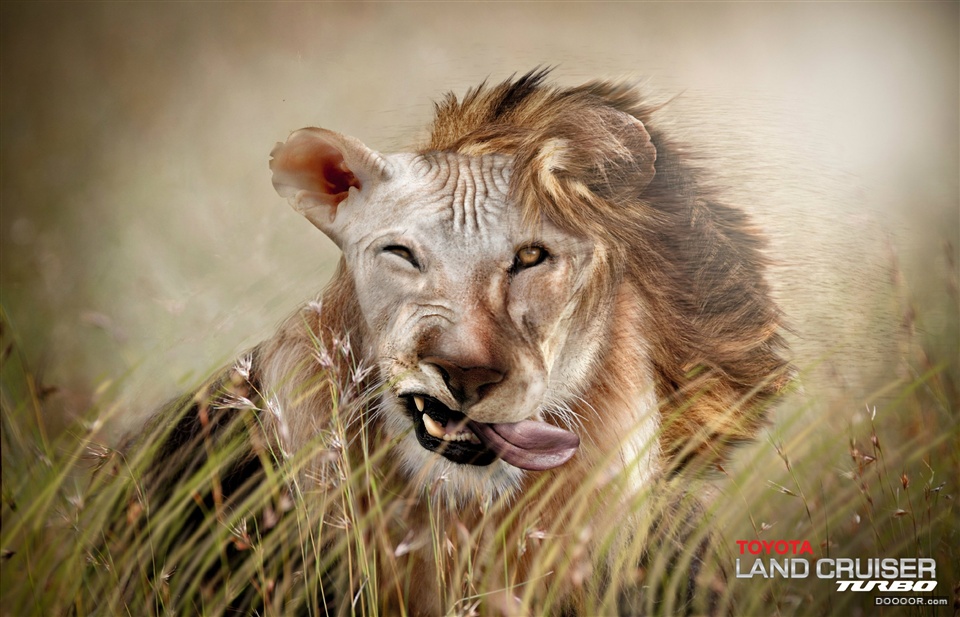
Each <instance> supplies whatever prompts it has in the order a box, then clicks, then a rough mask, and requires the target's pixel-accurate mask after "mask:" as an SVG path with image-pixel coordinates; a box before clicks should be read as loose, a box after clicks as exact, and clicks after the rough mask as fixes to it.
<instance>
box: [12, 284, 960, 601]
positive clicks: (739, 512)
mask: <svg viewBox="0 0 960 617" xmlns="http://www.w3.org/2000/svg"><path fill="white" fill-rule="evenodd" d="M949 276H950V277H952V279H951V280H950V281H949V282H948V284H947V294H945V296H944V297H945V298H946V300H945V301H946V302H947V303H948V307H947V310H948V311H953V313H952V314H954V315H955V314H957V311H958V303H957V294H956V271H955V269H954V270H951V272H950V273H949ZM903 313H904V315H905V320H904V328H905V329H907V330H909V332H910V333H911V336H910V338H909V344H908V345H907V346H906V347H905V350H904V354H903V357H902V358H901V360H902V368H903V369H904V376H905V377H904V378H902V379H900V380H897V381H891V382H890V383H888V384H886V386H885V387H884V388H882V389H881V390H878V391H877V392H873V393H869V394H867V395H866V396H859V395H853V396H848V397H842V398H840V399H831V400H828V401H824V400H821V399H820V398H818V393H817V392H809V391H808V392H805V393H804V394H803V395H802V396H801V395H796V396H791V397H789V398H788V399H787V400H785V401H783V402H782V404H781V406H780V408H779V409H778V411H777V413H776V415H775V422H774V423H773V424H772V425H771V427H770V428H769V429H768V430H767V431H766V432H765V433H764V435H763V436H761V438H760V440H759V441H758V443H757V444H755V445H754V446H752V447H750V448H748V449H745V450H742V451H741V452H740V453H739V454H738V455H737V456H736V458H735V460H734V461H733V462H732V463H731V464H729V465H725V466H724V467H719V468H718V469H717V471H716V472H715V473H713V474H710V476H709V477H707V478H691V477H685V476H680V477H675V478H672V479H670V480H667V481H664V482H663V483H660V484H658V485H656V486H653V487H650V488H649V490H647V491H645V492H643V493H642V494H631V495H628V496H627V498H628V501H627V503H628V508H629V509H631V510H633V511H634V512H635V513H645V514H644V516H642V517H639V518H637V519H632V518H630V517H628V516H621V514H623V513H622V512H616V511H611V512H609V513H608V515H607V516H606V518H604V517H602V516H601V517H599V518H598V517H597V516H596V515H597V513H598V512H603V511H604V510H605V509H611V506H610V504H613V503H617V502H618V501H622V500H623V499H624V493H623V482H624V481H625V480H624V479H623V478H610V477H603V476H602V475H601V474H597V476H596V477H595V478H593V479H592V480H591V481H590V482H588V483H586V484H585V485H584V486H583V487H581V490H579V491H578V492H577V494H576V496H575V497H574V498H573V499H571V500H569V501H566V502H565V503H561V504H557V503H556V502H555V501H554V498H555V497H556V494H557V488H558V487H556V486H551V485H550V484H549V483H547V482H537V483H535V484H534V485H533V486H532V487H531V488H530V489H529V490H528V492H527V493H525V494H524V495H520V496H518V497H516V498H514V499H509V500H502V501H499V502H490V503H488V504H486V505H485V506H484V508H481V510H480V511H479V512H469V513H463V514H462V517H461V519H458V520H460V521H461V522H460V523H458V524H455V525H450V524H449V523H447V522H445V521H448V520H449V517H445V516H444V512H443V510H444V505H443V504H442V503H441V501H442V500H441V499H440V491H441V488H442V487H440V486H437V487H432V488H430V489H428V490H427V491H426V492H425V493H423V494H417V495H414V494H412V493H409V492H403V491H402V490H400V489H397V487H398V486H402V483H403V481H404V480H403V478H402V477H400V476H399V472H398V471H397V470H396V469H394V468H393V467H392V466H391V465H389V464H387V463H388V460H387V452H388V448H389V445H390V444H389V443H383V440H382V439H381V438H379V437H378V436H377V435H375V434H373V433H371V431H370V430H369V426H368V425H367V424H366V423H364V422H362V421H355V419H356V418H363V417H364V415H365V414H366V413H368V411H369V407H370V406H371V405H372V404H373V400H374V398H375V396H376V392H369V393H363V392H360V391H357V390H356V387H355V383H356V381H357V380H356V379H353V377H354V376H351V375H346V376H338V375H331V376H328V378H329V379H328V382H327V383H326V384H325V385H323V387H333V388H334V389H335V390H336V396H335V400H336V401H337V408H336V410H335V412H334V415H333V421H332V422H331V423H330V424H329V426H328V427H327V428H326V429H325V430H324V431H321V432H320V433H319V434H317V435H316V436H315V438H314V440H313V441H312V442H311V443H310V444H309V446H308V447H307V448H304V449H303V450H302V451H300V452H284V451H282V450H281V449H278V448H271V447H268V446H266V445H265V444H268V443H271V442H273V441H275V440H273V439H272V437H274V436H271V435H267V434H264V425H263V424H262V423H261V422H260V418H261V417H262V416H261V414H263V413H270V410H269V403H266V402H264V399H263V398H260V397H254V396H248V394H250V393H249V392H247V391H244V390H243V389H242V388H241V389H236V388H234V387H233V386H236V384H237V383H239V382H229V381H227V382H224V383H222V384H220V385H219V386H218V387H219V388H220V390H218V391H217V392H216V393H215V394H216V396H217V397H220V398H219V399H217V400H221V401H223V400H228V401H229V403H230V404H229V405H225V407H229V409H230V415H229V417H222V418H219V419H217V420H216V421H217V422H220V421H223V423H224V424H223V426H221V427H220V428H218V430H217V432H216V433H215V436H214V437H211V436H210V435H207V436H205V437H203V436H202V438H201V439H200V441H198V442H197V448H199V449H202V450H203V456H201V457H199V459H198V464H197V465H196V466H194V467H193V468H192V469H189V470H188V473H181V472H182V470H181V469H180V468H171V469H168V470H164V469H157V468H156V465H155V464H153V463H152V461H153V460H154V457H155V456H156V455H157V454H158V452H159V451H160V449H162V448H163V447H164V444H165V443H166V442H167V440H168V438H169V436H170V431H171V430H175V426H176V423H175V422H173V421H166V422H157V423H154V424H151V425H148V426H146V427H144V429H143V430H142V431H141V433H140V434H139V435H137V439H136V443H137V446H136V447H133V448H127V449H123V450H121V449H116V448H115V447H113V446H111V445H108V444H106V443H103V437H102V435H103V433H102V429H103V427H104V425H105V423H106V422H108V421H109V418H110V417H111V415H112V414H115V413H117V411H118V410H117V409H116V408H114V407H112V405H114V403H112V402H111V401H112V400H119V399H118V398H117V397H114V396H111V393H110V392H105V393H103V395H102V396H101V397H100V399H99V400H100V401H101V403H99V404H98V405H96V406H94V407H93V408H91V409H90V411H89V414H88V415H87V416H86V417H85V418H83V419H81V420H79V421H77V422H75V423H73V424H71V425H70V426H69V427H68V428H67V429H66V430H63V431H61V432H58V433H56V434H54V433H53V432H52V431H51V430H50V429H49V426H48V425H49V419H48V418H47V417H46V415H45V412H44V398H45V391H46V390H45V388H44V386H43V384H41V383H39V382H38V379H37V377H36V375H35V373H34V372H32V371H31V368H30V367H29V366H28V365H27V363H26V362H25V361H24V358H23V356H22V354H21V352H20V346H19V345H18V343H17V340H16V333H15V332H12V331H11V329H10V327H9V324H8V322H7V319H6V316H5V315H4V318H3V344H2V348H3V366H2V425H0V428H2V435H0V437H2V464H3V470H2V474H3V475H2V479H3V493H2V532H0V544H2V574H0V590H2V597H0V611H2V614H3V615H27V614H32V615H88V614H93V615H123V614H127V615H143V614H158V615H159V614H165V615H181V614H203V615H221V614H231V613H232V612H234V611H241V612H251V613H256V614H270V615H280V614H291V613H302V614H311V615H319V614H325V613H328V612H333V613H337V614H378V613H381V614H386V613H389V614H392V613H394V612H396V613H404V612H405V608H406V605H405V603H404V599H405V598H407V597H409V595H410V594H417V593H427V594H432V595H433V596H434V597H436V598H437V599H438V605H439V606H440V607H441V611H442V612H444V613H446V614H450V615H478V614H509V615H515V614H516V615H520V614H531V615H533V614H545V613H556V612H558V611H560V610H561V609H562V608H563V606H561V605H560V604H559V602H560V598H562V597H563V596H564V594H565V592H566V591H567V590H568V589H570V588H571V586H572V587H577V586H583V587H585V588H590V589H592V590H594V592H593V593H592V594H591V595H589V596H588V600H587V603H586V605H585V606H582V607H580V608H581V609H582V610H583V612H585V613H587V614H598V615H599V614H609V613H611V612H615V611H616V610H617V609H618V608H620V609H627V610H636V611H638V612H645V613H650V614H674V613H677V612H680V611H682V610H691V611H692V612H694V613H699V612H703V611H705V610H707V609H708V608H709V602H713V603H714V604H715V606H716V608H717V610H718V611H719V612H730V613H735V614H743V615H808V614H836V615H841V614H842V615H858V614H861V615H873V614H878V613H889V614H901V613H902V614H915V615H934V614H938V615H946V614H951V612H954V614H955V611H956V610H957V609H956V608H954V607H947V608H946V609H944V608H940V609H939V610H938V609H934V608H930V607H917V606H914V607H893V608H890V607H888V608H881V607H876V606H875V605H874V597H875V596H876V595H878V594H876V593H865V592H860V593H838V592H837V591H836V585H835V583H834V581H832V580H820V579H817V578H816V577H815V576H811V577H808V578H803V579H789V578H783V577H775V578H770V579H760V578H739V577H737V576H736V573H737V569H736V566H735V564H736V559H738V558H739V559H740V561H741V564H742V565H741V571H746V570H748V569H749V566H750V565H751V564H752V562H753V560H754V559H755V556H753V555H749V554H748V555H741V554H740V553H739V549H738V545H737V544H736V541H737V540H754V539H766V540H770V539H786V540H793V539H797V540H808V541H809V542H810V543H811V545H812V546H813V548H814V551H815V553H816V554H815V555H814V558H819V557H860V558H869V557H885V558H890V557H932V558H934V559H935V560H936V562H937V579H938V586H937V588H936V590H935V591H933V592H931V593H929V594H926V595H933V596H949V597H950V601H951V602H957V601H958V600H957V599H955V598H956V597H957V594H958V591H957V590H956V589H955V586H956V585H957V583H958V581H960V548H958V547H960V529H958V521H960V517H958V509H957V505H956V494H957V490H958V486H957V483H958V473H957V470H958V469H960V423H958V411H957V410H958V409H960V398H958V391H957V384H958V383H960V372H958V370H960V369H958V364H957V356H956V352H957V332H956V331H955V330H952V331H951V330H949V328H948V331H947V336H946V337H940V338H933V337H929V336H925V335H924V334H923V332H924V330H923V327H922V323H921V321H922V319H923V311H922V310H919V309H918V308H917V307H911V306H910V304H909V302H908V303H906V304H905V308H904V311H903ZM237 371H239V373H241V374H242V372H243V367H242V366H240V367H239V369H238V368H237V367H234V372H235V373H236V372H237ZM231 384H232V385H231ZM314 386H317V384H314ZM198 387H200V386H199V385H198ZM318 387H319V386H318ZM211 400H213V399H211ZM188 403H190V401H189V400H188V401H186V403H184V404H179V405H173V406H172V407H171V408H170V409H169V410H168V411H167V412H166V413H168V414H170V417H171V418H175V417H176V416H177V415H178V414H184V413H188V412H189V410H190V409H191V408H190V405H189V404H188ZM211 409H213V408H211ZM361 412H362V413H361ZM838 417H844V418H847V419H848V420H847V422H846V426H845V427H843V428H842V429H840V430H837V429H836V428H835V427H836V426H837V424H838V423H837V421H836V420H837V418H838ZM841 424H842V423H841ZM251 444H253V445H251ZM237 470H241V471H243V472H244V473H241V474H239V477H245V476H248V477H249V479H248V480H246V481H243V482H239V483H237V482H234V480H235V478H237V477H238V474H237V473H236V472H237ZM164 473H173V474H175V477H166V478H164V477H163V475H164ZM158 478H160V479H161V481H159V482H157V479H158ZM231 482H233V484H230V485H229V486H228V485H227V484H225V483H231ZM158 485H162V486H164V487H166V488H165V489H164V492H162V494H161V495H160V496H161V497H162V498H158V496H157V495H158V494H154V493H152V489H151V488H150V487H151V486H158ZM707 493H713V495H712V498H709V499H706V500H704V501H705V502H706V504H707V505H706V508H705V511H703V512H701V511H699V510H698V507H699V506H698V505H697V504H695V503H694V502H692V501H690V500H685V499H684V498H683V496H684V495H696V496H703V495H706V494H707ZM412 499H421V500H426V502H427V503H428V505H429V508H428V509H427V512H428V513H429V515H428V516H427V519H426V520H423V521H417V522H416V523H410V524H409V531H408V533H407V534H406V535H405V536H403V537H402V539H401V540H400V541H397V539H396V535H395V534H393V535H392V534H391V533H390V531H389V530H390V529H392V528H396V527H397V524H398V523H397V521H402V520H404V516H405V515H406V514H407V513H408V511H409V505H410V503H411V500H412ZM543 504H550V505H543ZM612 510H615V508H613V509H612ZM514 513H515V514H514ZM651 513H653V514H651ZM627 514H629V513H627ZM587 520H592V521H597V520H601V521H607V522H608V524H607V525H606V526H605V527H603V528H597V527H596V526H595V525H594V526H590V525H587V524H586V523H585V522H584V521H587ZM618 520H619V521H621V522H622V521H626V520H639V521H645V523H642V524H640V525H639V526H638V527H637V528H635V529H626V530H625V529H623V527H622V525H618V524H617V521H618ZM624 534H626V535H624ZM624 537H626V538H627V545H628V546H629V547H630V550H627V551H621V552H618V553H616V554H611V555H604V554H602V553H603V552H604V547H607V548H608V547H611V546H613V545H614V544H616V543H618V542H622V540H623V538H624ZM596 540H599V541H598V542H594V541H596ZM589 546H600V547H601V549H600V553H601V554H591V553H590V551H589V549H588V547H589ZM650 547H654V548H650ZM698 550H699V551H702V552H698ZM415 551H419V552H423V553H424V554H426V555H429V559H430V560H432V562H433V564H434V565H435V566H436V570H437V572H439V575H438V576H437V577H436V580H432V578H433V577H431V580H424V577H423V576H422V573H421V572H419V571H417V570H416V569H415V567H413V566H411V565H410V564H411V563H415V562H411V561H409V560H406V559H405V556H407V555H409V554H411V553H412V552H415ZM617 555H618V556H617ZM774 556H775V555H774ZM808 557H809V556H808ZM530 558H532V560H531V562H530V563H529V567H528V568H526V569H525V570H524V572H525V577H524V578H523V579H522V580H520V579H517V578H516V576H515V575H513V574H512V572H511V569H510V564H512V563H516V562H517V561H518V560H519V561H523V560H524V559H530ZM700 558H703V563H700V561H699V560H700ZM764 558H767V556H764ZM695 567H696V568H699V576H698V577H697V578H698V581H699V583H700V589H699V591H698V592H697V593H696V594H695V596H694V597H693V598H689V597H687V596H686V593H685V591H684V590H685V587H684V585H685V581H686V580H687V578H688V576H689V573H690V570H691V568H695ZM911 595H912V594H911ZM688 602H690V604H689V605H688V604H687V603H688ZM954 606H956V605H954ZM685 607H686V609H685Z"/></svg>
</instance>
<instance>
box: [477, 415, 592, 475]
mask: <svg viewBox="0 0 960 617" xmlns="http://www.w3.org/2000/svg"><path fill="white" fill-rule="evenodd" d="M467 426H469V427H470V430H471V431H473V433H474V434H475V435H476V436H477V437H479V438H480V441H482V442H483V445H485V446H486V447H488V448H490V449H491V450H493V451H494V452H496V453H497V456H499V457H500V458H502V459H503V460H505V461H506V462H508V463H510V464H511V465H513V466H514V467H519V468H520V469H529V470H530V471H544V470H547V469H553V468H554V467H559V466H560V465H563V464H564V463H566V462H567V461H569V460H570V458H571V457H572V456H573V455H574V454H576V452H577V448H578V447H580V438H579V437H577V436H576V435H575V434H574V433H571V432H570V431H565V430H563V429H562V428H559V427H556V426H553V425H552V424H547V423H546V422H535V421H533V420H524V421H522V422H514V423H511V424H484V423H482V422H474V421H473V420H470V421H469V422H468V423H467Z"/></svg>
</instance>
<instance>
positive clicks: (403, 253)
mask: <svg viewBox="0 0 960 617" xmlns="http://www.w3.org/2000/svg"><path fill="white" fill-rule="evenodd" d="M383 252H384V253H393V254H394V255H396V256H397V257H400V258H401V259H404V260H405V261H408V262H409V263H410V265H412V266H413V267H415V268H417V269H420V263H419V262H418V261H417V259H416V258H415V257H414V256H413V253H412V252H411V251H410V249H408V248H407V247H405V246H402V245H399V244H391V245H390V246H387V247H384V249H383Z"/></svg>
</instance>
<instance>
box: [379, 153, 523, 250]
mask: <svg viewBox="0 0 960 617" xmlns="http://www.w3.org/2000/svg"><path fill="white" fill-rule="evenodd" d="M387 158H388V160H389V163H390V166H391V170H392V172H393V174H392V177H391V179H390V181H388V182H384V183H383V184H381V185H380V186H378V187H377V189H376V191H375V192H374V193H373V194H371V195H370V196H369V199H370V200H371V201H374V202H378V205H379V207H377V208H376V210H378V211H379V213H378V214H377V215H375V216H373V217H372V220H371V221H370V222H371V223H373V225H374V226H375V227H379V228H381V229H384V228H395V229H396V230H397V231H399V232H403V231H404V228H406V227H409V228H410V230H411V231H412V230H413V229H414V228H415V229H416V230H417V231H418V232H420V233H423V232H428V233H429V232H436V233H442V234H444V236H445V237H447V238H450V239H451V240H452V241H456V239H457V238H471V239H474V240H477V239H479V240H488V241H494V240H495V239H497V238H503V237H504V236H505V235H510V232H511V231H513V230H518V228H519V226H520V223H521V219H522V217H521V213H520V212H519V209H518V208H517V207H515V206H513V205H512V204H511V203H510V202H509V200H508V197H507V192H508V188H509V181H510V174H511V171H512V167H513V158H512V157H509V156H505V155H497V154H485V155H480V156H467V155H463V154H457V153H452V152H431V153H426V154H392V155H388V156H387ZM371 214H373V212H372V211H371Z"/></svg>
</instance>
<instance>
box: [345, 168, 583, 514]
mask: <svg viewBox="0 0 960 617" xmlns="http://www.w3.org/2000/svg"><path fill="white" fill-rule="evenodd" d="M386 159H387V160H388V163H389V166H390V178H389V180H385V181H382V182H379V183H373V184H371V185H367V186H364V187H363V188H362V190H357V189H351V190H350V195H349V197H348V198H347V199H346V200H344V201H343V203H341V204H340V206H339V208H338V210H337V213H336V221H335V225H336V228H337V234H338V237H339V242H340V244H341V247H342V248H343V250H344V255H345V257H346V261H347V266H348V268H349V270H350V273H351V275H352V276H353V277H354V283H355V288H356V290H357V295H358V300H359V303H360V307H361V312H362V314H363V318H364V321H365V326H366V332H367V336H366V339H367V349H365V350H364V351H365V353H366V354H367V355H368V357H370V358H371V359H372V360H374V361H375V362H376V363H377V364H378V366H379V369H380V372H381V377H382V378H383V379H384V381H386V382H388V383H389V384H390V389H389V391H388V392H387V393H385V394H384V400H383V402H382V405H381V408H380V413H381V415H382V417H383V418H384V419H385V426H386V430H387V431H388V432H389V433H390V436H391V437H394V438H399V439H400V441H399V445H398V446H397V456H398V458H399V464H400V466H401V467H402V469H403V470H404V471H405V472H406V473H407V474H408V475H409V476H410V477H411V478H415V479H416V480H417V481H418V482H421V481H422V482H423V483H424V484H425V485H426V486H429V487H431V488H433V487H438V488H439V490H441V491H444V492H446V493H448V500H449V502H450V503H451V504H455V503H459V502H462V501H463V500H466V499H476V498H477V497H482V498H483V499H496V498H497V497H499V496H503V495H509V494H510V493H512V492H513V491H514V490H515V489H516V488H517V487H518V486H519V484H520V480H521V478H522V477H523V473H524V472H522V471H521V470H519V469H517V468H516V467H513V466H511V465H509V464H507V463H504V462H503V461H500V460H498V461H496V462H494V463H493V464H491V465H489V466H486V467H477V466H473V465H461V464H456V463H453V462H451V461H449V460H447V459H445V458H443V457H442V456H440V455H438V454H436V453H434V452H431V451H428V450H426V449H424V448H423V447H422V446H421V445H420V443H419V442H418V441H417V438H416V436H415V435H414V434H413V432H412V429H413V419H412V418H411V417H410V413H409V411H408V409H407V408H405V406H404V404H403V402H402V400H401V399H400V398H399V397H400V396H408V395H410V394H411V393H422V394H427V395H429V396H430V397H432V398H435V399H436V400H437V401H440V402H441V403H443V404H444V405H445V406H447V407H448V408H450V409H456V410H459V411H461V412H463V413H464V414H466V415H467V416H468V417H470V418H471V419H473V420H475V421H478V422H517V421H520V420H525V419H531V418H538V419H539V418H542V417H543V416H544V415H545V414H551V413H552V415H553V417H554V418H555V419H556V420H557V421H559V422H561V423H563V424H567V425H568V426H567V427H566V428H571V429H573V430H575V427H574V426H573V424H574V422H573V418H572V414H570V413H569V412H568V411H567V410H569V405H568V404H567V403H568V402H570V401H572V400H573V399H574V398H575V397H576V396H578V395H579V394H580V390H581V389H582V388H583V387H584V386H585V384H586V383H587V379H588V378H589V367H590V366H592V364H593V359H594V356H595V354H597V353H598V349H597V345H596V344H595V343H590V342H589V341H596V340H600V337H599V336H597V332H596V331H595V330H594V329H592V328H591V329H588V331H574V330H573V329H572V328H571V325H572V322H573V320H572V317H573V315H574V313H575V311H576V309H577V307H578V302H579V297H580V293H581V291H582V290H583V287H584V286H585V285H586V284H587V282H588V281H589V279H590V275H591V273H592V271H593V268H594V267H595V266H596V263H597V261H598V260H597V259H596V257H597V255H596V251H597V250H599V249H597V248H595V247H594V245H593V243H592V242H591V241H589V240H587V239H586V238H583V237H579V236H575V235H573V234H569V233H566V232H564V231H562V230H560V229H559V228H557V227H555V226H553V225H551V224H550V223H549V222H547V221H541V222H539V223H538V224H537V225H536V226H533V227H531V226H527V225H524V224H523V221H522V213H521V212H520V210H519V207H517V206H516V205H514V204H512V203H511V202H510V201H509V199H508V196H507V191H508V186H509V185H508V182H509V177H510V173H511V167H512V159H511V158H510V157H506V156H502V155H484V156H478V157H468V156H464V155H458V154H452V153H436V154H432V155H413V154H396V155H387V156H386ZM531 246H534V247H539V248H541V249H542V250H543V251H546V254H547V255H548V257H547V258H546V259H545V260H544V261H543V262H542V263H538V264H537V265H535V266H532V267H529V268H519V269H518V268H516V267H515V260H516V256H517V253H518V251H519V250H521V249H524V248H527V247H531ZM438 340H440V341H444V343H443V344H444V345H447V346H448V347H450V346H453V347H455V348H457V349H464V350H466V352H465V353H471V354H472V353H475V354H476V355H478V356H479V357H482V358H485V359H486V361H488V362H493V363H495V364H496V365H497V366H498V367H499V368H501V369H502V371H503V373H504V376H503V379H502V381H501V382H499V383H497V384H496V387H494V388H492V389H491V390H490V391H489V394H486V395H484V396H483V397H477V399H476V400H463V398H462V397H461V398H458V397H457V395H456V393H455V392H453V391H451V389H450V388H448V387H447V385H446V384H445V383H444V378H443V377H442V375H441V374H440V373H438V372H437V371H436V370H435V369H434V368H432V366H431V365H430V364H429V363H427V362H424V357H425V356H426V355H429V354H430V353H434V352H435V349H434V348H435V347H436V346H437V345H438V343H437V342H436V341H438ZM554 411H556V413H553V412H554Z"/></svg>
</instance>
